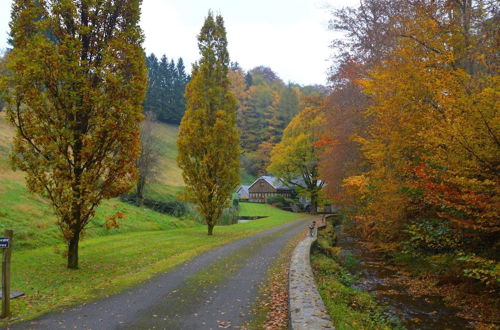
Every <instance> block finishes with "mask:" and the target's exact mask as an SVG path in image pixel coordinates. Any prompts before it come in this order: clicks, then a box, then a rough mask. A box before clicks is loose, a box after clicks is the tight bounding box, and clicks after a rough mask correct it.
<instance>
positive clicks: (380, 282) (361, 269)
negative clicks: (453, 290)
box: [336, 226, 472, 330]
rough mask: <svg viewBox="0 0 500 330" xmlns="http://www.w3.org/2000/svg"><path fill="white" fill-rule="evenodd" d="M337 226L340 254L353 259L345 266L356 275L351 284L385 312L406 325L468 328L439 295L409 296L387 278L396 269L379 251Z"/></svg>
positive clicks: (394, 275)
mask: <svg viewBox="0 0 500 330" xmlns="http://www.w3.org/2000/svg"><path fill="white" fill-rule="evenodd" d="M338 227H339V226H337V228H336V229H337V233H338V241H337V246H339V247H340V248H341V249H342V254H343V256H344V257H347V256H349V255H351V256H352V257H354V260H357V261H356V262H352V263H350V264H352V265H349V266H348V268H349V270H350V271H351V272H352V273H353V274H356V275H357V281H356V282H355V283H354V285H353V287H354V288H356V289H358V290H362V291H366V292H369V293H372V294H373V295H375V296H376V299H377V301H378V302H379V303H381V304H382V305H384V306H386V307H387V314H388V316H390V317H396V318H397V319H399V320H400V321H401V323H402V325H403V326H405V327H406V328H408V329H432V330H438V329H439V330H441V329H453V330H456V329H472V327H471V325H470V323H469V321H468V320H465V319H463V318H461V317H459V316H457V315H456V313H457V312H458V311H459V310H458V309H455V308H453V307H449V306H446V305H445V304H444V302H443V300H442V298H441V297H438V296H426V295H424V296H418V297H417V296H413V295H411V294H410V293H409V292H408V291H407V290H406V288H405V286H404V285H401V284H399V283H395V281H391V279H393V278H397V277H398V274H399V271H398V269H397V268H396V267H394V265H392V264H390V263H389V262H388V261H386V260H385V259H384V257H383V255H382V253H379V252H373V251H369V250H368V249H367V248H366V247H365V246H364V245H363V244H361V243H360V242H359V240H357V239H354V238H353V237H350V236H348V235H346V234H345V233H343V232H342V230H341V229H340V228H338ZM351 260H352V258H351Z"/></svg>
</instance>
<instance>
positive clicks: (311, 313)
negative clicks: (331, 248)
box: [288, 225, 335, 330]
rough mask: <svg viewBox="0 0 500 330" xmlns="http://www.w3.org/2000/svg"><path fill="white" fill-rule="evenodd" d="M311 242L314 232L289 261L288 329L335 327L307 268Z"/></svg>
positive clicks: (306, 329) (314, 237) (298, 247)
mask: <svg viewBox="0 0 500 330" xmlns="http://www.w3.org/2000/svg"><path fill="white" fill-rule="evenodd" d="M323 226H324V225H323ZM316 231H317V229H316ZM314 241H316V233H315V234H314V236H313V237H309V236H308V237H306V238H305V239H304V240H303V241H301V242H300V243H299V244H297V246H296V247H295V250H294V251H293V254H292V259H291V261H290V273H289V282H288V283H289V284H288V289H289V291H288V292H289V293H288V296H289V298H288V299H289V302H288V307H289V308H288V310H289V314H290V328H291V329H292V330H314V329H335V327H334V326H333V323H332V320H331V318H330V316H329V315H328V313H327V312H326V308H325V305H324V303H323V300H322V299H321V296H320V295H319V292H318V288H317V287H316V282H315V281H314V276H313V273H312V269H311V263H310V253H311V245H312V244H313V242H314Z"/></svg>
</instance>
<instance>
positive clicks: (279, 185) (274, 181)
mask: <svg viewBox="0 0 500 330" xmlns="http://www.w3.org/2000/svg"><path fill="white" fill-rule="evenodd" d="M261 179H263V180H265V181H266V182H267V183H269V184H270V185H271V186H273V188H274V189H290V187H288V186H287V185H285V183H284V182H283V181H281V180H280V178H276V177H274V176H270V175H263V176H261V177H260V178H258V179H257V180H255V181H254V183H252V184H251V185H250V187H251V186H253V185H254V184H255V183H257V182H258V181H259V180H261ZM250 187H248V188H250Z"/></svg>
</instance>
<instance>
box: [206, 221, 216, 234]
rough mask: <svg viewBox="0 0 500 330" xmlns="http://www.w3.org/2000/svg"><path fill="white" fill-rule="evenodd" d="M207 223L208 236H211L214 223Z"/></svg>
mask: <svg viewBox="0 0 500 330" xmlns="http://www.w3.org/2000/svg"><path fill="white" fill-rule="evenodd" d="M207 225H208V236H212V235H213V231H214V227H215V225H214V224H212V223H209V224H207Z"/></svg>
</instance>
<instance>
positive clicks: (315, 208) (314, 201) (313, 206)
mask: <svg viewBox="0 0 500 330" xmlns="http://www.w3.org/2000/svg"><path fill="white" fill-rule="evenodd" d="M310 213H311V214H316V213H318V194H317V193H316V192H314V193H312V194H311V212H310Z"/></svg>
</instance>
